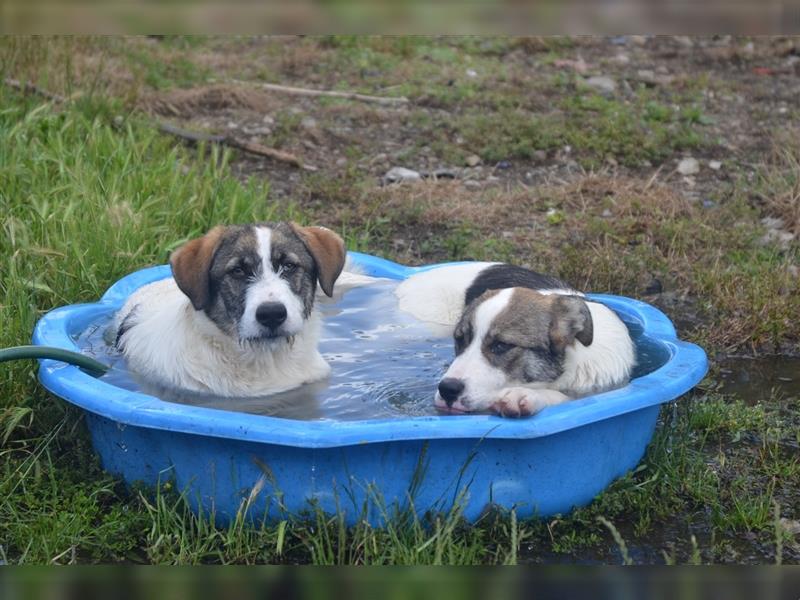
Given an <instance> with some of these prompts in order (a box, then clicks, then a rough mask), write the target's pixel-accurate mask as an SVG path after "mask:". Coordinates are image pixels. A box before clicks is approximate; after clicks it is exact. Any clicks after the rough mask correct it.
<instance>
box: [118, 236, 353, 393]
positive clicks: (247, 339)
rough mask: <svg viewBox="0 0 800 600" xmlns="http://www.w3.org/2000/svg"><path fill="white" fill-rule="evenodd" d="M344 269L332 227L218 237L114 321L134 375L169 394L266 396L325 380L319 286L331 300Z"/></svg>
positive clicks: (193, 245) (181, 254)
mask: <svg viewBox="0 0 800 600" xmlns="http://www.w3.org/2000/svg"><path fill="white" fill-rule="evenodd" d="M344 262H345V248H344V242H343V241H342V239H341V238H340V237H339V236H338V235H336V234H335V233H334V232H332V231H330V230H328V229H325V228H324V227H300V226H299V225H296V224H294V223H283V222H281V223H258V224H254V225H244V226H228V227H224V226H219V227H214V228H213V229H212V230H211V231H209V232H208V233H207V234H206V235H204V236H203V237H200V238H197V239H194V240H191V241H189V242H187V243H186V244H184V245H183V246H181V247H180V248H178V249H177V250H176V251H175V252H173V254H172V256H171V258H170V263H171V266H172V274H173V277H171V278H168V279H164V280H161V281H157V282H155V283H151V284H149V285H146V286H143V287H142V288H140V289H139V290H137V291H136V292H134V293H133V294H132V295H131V296H130V298H129V299H128V300H127V302H126V303H125V305H124V306H123V307H122V309H121V310H120V311H119V312H118V313H117V315H116V317H115V323H114V327H115V331H116V346H117V348H118V349H119V350H120V351H121V352H122V354H123V355H124V357H125V358H126V360H127V363H128V367H129V369H130V370H131V371H133V372H134V373H136V374H137V375H139V376H140V377H141V378H142V379H144V381H145V382H147V383H149V384H152V385H154V386H156V387H163V388H166V389H168V390H188V391H193V392H201V393H208V394H214V395H218V396H261V395H266V394H271V393H276V392H280V391H284V390H288V389H291V388H294V387H297V386H299V385H301V384H303V383H307V382H311V381H316V380H319V379H323V378H324V377H326V376H327V375H328V373H329V372H330V367H329V366H328V364H327V363H326V362H325V360H324V359H323V358H322V355H321V354H320V353H319V351H318V349H317V342H318V339H319V334H320V328H321V322H320V317H319V315H318V314H317V313H316V312H315V311H314V299H315V293H316V289H317V282H319V286H320V287H321V288H322V291H323V292H324V293H325V294H327V295H328V296H331V295H332V294H333V286H334V283H335V282H336V280H337V278H338V277H339V275H340V273H341V271H342V268H343V267H344Z"/></svg>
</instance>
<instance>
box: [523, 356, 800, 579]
mask: <svg viewBox="0 0 800 600" xmlns="http://www.w3.org/2000/svg"><path fill="white" fill-rule="evenodd" d="M715 372H716V374H715V375H714V373H715ZM711 373H712V376H713V377H714V379H715V380H716V381H717V383H718V387H717V391H718V392H720V393H722V394H725V396H726V397H727V398H729V399H730V400H731V401H734V400H742V401H744V402H746V403H747V404H749V405H756V404H759V403H763V404H767V403H775V402H777V403H779V404H780V406H781V411H782V412H786V413H787V414H788V413H790V412H791V413H793V414H792V417H793V418H797V417H796V413H797V411H798V410H800V357H786V356H769V357H761V358H748V357H733V358H727V359H725V360H723V361H721V362H719V363H717V364H716V365H712V370H711ZM686 401H687V400H686V399H683V400H681V401H680V402H686ZM668 420H669V419H668V418H667V421H668ZM665 426H668V424H667V423H665V422H660V423H659V427H665ZM785 446H786V447H784V451H786V452H790V453H800V449H798V447H797V445H796V443H795V442H794V441H791V440H790V441H789V442H788V443H786V444H785ZM780 500H781V502H782V503H784V505H785V503H786V502H787V501H791V500H790V499H788V498H781V499H780ZM707 510H708V508H707ZM632 521H633V520H632V519H631V521H630V522H626V521H623V520H621V519H617V520H615V522H614V525H615V526H616V527H617V529H618V530H619V532H620V534H621V535H622V538H623V539H624V540H625V543H626V546H627V552H628V556H629V557H630V560H631V561H632V562H633V563H634V564H664V563H665V562H667V561H668V560H669V561H674V562H676V563H677V564H686V563H689V562H691V561H692V557H693V556H696V555H697V554H698V553H699V557H700V560H701V561H702V562H704V563H707V562H715V563H726V562H727V563H736V564H772V563H774V561H775V544H774V537H773V535H772V534H771V533H768V534H764V533H763V532H762V534H757V533H751V532H740V533H729V534H726V535H724V536H723V537H724V542H723V543H722V544H721V545H720V544H719V542H720V541H722V540H721V537H720V534H719V532H717V534H716V540H715V536H714V535H713V534H712V531H711V527H710V526H709V525H708V523H707V522H706V519H705V518H704V517H703V516H700V515H698V514H693V515H689V514H683V515H682V514H676V515H675V517H674V519H672V520H670V521H665V522H663V523H657V522H654V523H653V524H652V525H651V527H650V531H649V533H648V534H647V535H646V536H644V537H637V536H636V534H635V533H634V523H633V522H632ZM551 525H552V526H554V527H555V528H556V529H557V527H558V523H557V522H556V523H552V524H551ZM693 536H694V542H693V541H692V537H693ZM604 540H606V541H605V543H603V544H599V545H597V546H596V547H594V548H591V549H587V550H578V551H575V552H572V553H565V554H559V553H554V552H542V549H541V548H534V547H531V548H528V549H527V555H528V558H527V560H526V556H525V555H526V552H525V550H526V549H525V547H524V546H523V549H522V552H521V556H520V561H521V562H537V563H539V562H545V563H550V564H565V563H569V564H572V563H577V564H622V562H623V557H622V553H621V552H620V549H619V548H618V546H617V544H616V543H615V542H614V541H613V539H611V537H610V536H608V535H604ZM715 544H716V545H717V551H716V552H715V554H714V555H710V554H709V552H710V549H711V548H712V547H714V546H715ZM782 556H783V562H784V564H797V563H800V540H798V543H796V544H791V543H787V544H785V545H784V547H783V555H782Z"/></svg>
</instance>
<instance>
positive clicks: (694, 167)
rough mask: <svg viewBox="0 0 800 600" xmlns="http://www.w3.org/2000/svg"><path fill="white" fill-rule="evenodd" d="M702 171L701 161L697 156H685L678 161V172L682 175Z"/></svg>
mask: <svg viewBox="0 0 800 600" xmlns="http://www.w3.org/2000/svg"><path fill="white" fill-rule="evenodd" d="M699 172H700V163H699V162H697V159H696V158H691V157H689V158H684V159H683V160H682V161H681V162H679V163H678V173H680V174H681V175H694V174H696V173H699Z"/></svg>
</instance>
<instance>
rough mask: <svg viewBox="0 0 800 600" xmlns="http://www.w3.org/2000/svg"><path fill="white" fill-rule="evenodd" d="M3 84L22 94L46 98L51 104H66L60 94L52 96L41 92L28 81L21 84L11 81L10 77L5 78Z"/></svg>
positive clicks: (41, 90)
mask: <svg viewBox="0 0 800 600" xmlns="http://www.w3.org/2000/svg"><path fill="white" fill-rule="evenodd" d="M3 82H4V83H5V84H6V85H7V86H8V87H11V88H14V89H15V90H19V91H20V92H24V93H26V94H35V95H37V96H41V97H42V98H47V99H48V100H52V101H53V102H58V103H62V102H66V101H67V99H66V98H65V97H64V96H62V95H61V94H54V93H53V92H48V91H47V90H43V89H42V88H40V87H38V86H36V85H33V84H32V83H31V82H30V81H26V82H24V83H23V82H21V81H19V80H17V79H12V78H11V77H6V78H5V79H4V80H3Z"/></svg>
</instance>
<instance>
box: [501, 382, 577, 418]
mask: <svg viewBox="0 0 800 600" xmlns="http://www.w3.org/2000/svg"><path fill="white" fill-rule="evenodd" d="M566 399H567V397H566V396H565V395H564V394H562V393H561V392H559V391H556V390H531V389H528V388H524V387H511V388H505V389H503V390H500V394H499V395H498V396H497V400H495V401H494V403H493V404H492V406H491V409H492V410H493V411H494V412H496V413H497V414H498V415H500V416H501V417H528V416H530V415H535V414H536V413H538V412H539V411H540V410H542V409H543V408H544V407H545V406H552V405H553V404H560V403H561V402H563V401H564V400H566Z"/></svg>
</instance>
